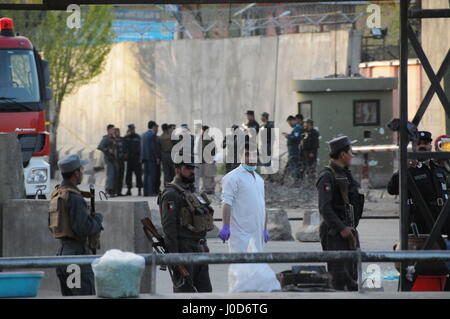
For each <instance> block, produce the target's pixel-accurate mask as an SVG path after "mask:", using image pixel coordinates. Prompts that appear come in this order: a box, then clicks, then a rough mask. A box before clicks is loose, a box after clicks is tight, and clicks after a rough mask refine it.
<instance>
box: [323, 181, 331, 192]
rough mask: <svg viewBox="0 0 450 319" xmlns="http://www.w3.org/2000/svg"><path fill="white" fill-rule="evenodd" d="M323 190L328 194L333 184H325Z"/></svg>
mask: <svg viewBox="0 0 450 319" xmlns="http://www.w3.org/2000/svg"><path fill="white" fill-rule="evenodd" d="M323 190H324V191H325V192H326V193H328V192H330V191H331V184H330V183H325V184H323Z"/></svg>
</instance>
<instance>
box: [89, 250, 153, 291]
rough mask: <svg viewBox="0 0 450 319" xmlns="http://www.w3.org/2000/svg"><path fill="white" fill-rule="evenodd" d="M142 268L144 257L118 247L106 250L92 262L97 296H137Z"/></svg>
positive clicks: (143, 266) (143, 267)
mask: <svg viewBox="0 0 450 319" xmlns="http://www.w3.org/2000/svg"><path fill="white" fill-rule="evenodd" d="M144 269H145V259H144V257H142V256H139V255H136V254H133V253H130V252H123V251H121V250H118V249H111V250H108V251H107V252H106V253H105V254H104V255H103V256H102V257H100V258H98V259H95V260H94V261H93V262H92V270H93V271H94V275H95V290H96V292H97V296H99V297H105V298H132V297H138V296H139V290H140V283H141V277H142V273H143V272H144Z"/></svg>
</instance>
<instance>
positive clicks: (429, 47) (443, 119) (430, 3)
mask: <svg viewBox="0 0 450 319" xmlns="http://www.w3.org/2000/svg"><path fill="white" fill-rule="evenodd" d="M422 7H423V8H424V9H448V8H449V7H450V3H449V1H448V0H422ZM448 30H450V19H448V18H447V19H422V34H421V41H422V46H423V49H424V51H425V54H426V55H427V57H428V59H429V61H430V63H431V66H432V67H433V70H434V72H435V73H437V71H438V70H439V67H440V66H441V64H442V61H443V60H444V57H445V55H446V54H447V52H448V50H449V49H450V32H448ZM447 74H450V71H449V70H447ZM422 79H423V80H422V83H423V90H422V92H423V95H425V93H426V92H427V90H428V88H429V87H430V81H429V80H428V77H427V76H426V74H425V72H424V73H423V76H422ZM447 83H449V84H450V82H447ZM441 85H442V86H443V82H441ZM444 89H445V91H446V94H447V97H448V98H449V99H450V85H448V86H447V87H445V88H444ZM448 121H449V118H448V117H447V116H446V114H445V111H444V108H443V107H442V104H441V102H440V100H439V98H438V97H437V95H436V94H435V95H434V97H433V99H432V101H431V103H430V105H429V107H428V109H427V111H426V112H425V114H424V117H423V119H422V122H421V126H420V127H422V128H426V129H428V130H429V131H431V133H432V134H433V136H434V137H437V136H439V135H442V134H446V133H448V132H447V125H448Z"/></svg>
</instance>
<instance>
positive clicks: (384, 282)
mask: <svg viewBox="0 0 450 319" xmlns="http://www.w3.org/2000/svg"><path fill="white" fill-rule="evenodd" d="M53 184H56V182H54V183H53ZM80 188H81V189H88V185H81V186H80ZM97 190H98V191H99V190H102V187H98V186H97ZM132 194H133V196H124V197H115V198H110V199H109V200H111V201H122V200H126V201H147V202H148V204H149V207H150V209H152V210H157V209H158V206H157V204H156V197H138V196H137V189H133V190H132ZM219 196H220V195H219V194H218V195H215V198H213V202H214V206H215V207H214V208H215V210H216V214H215V218H221V213H220V197H219ZM369 196H370V197H369V200H368V201H367V206H366V211H367V215H366V216H369V217H373V216H388V217H394V216H396V215H397V211H396V208H397V207H398V204H397V203H396V199H395V198H394V197H392V196H389V195H386V194H385V193H384V192H383V191H382V190H380V191H376V190H374V191H371V193H370V194H369ZM286 210H287V212H288V215H289V217H290V218H291V217H293V218H295V217H303V210H302V209H301V208H300V207H299V208H296V209H286ZM216 225H217V226H218V227H219V228H220V227H221V222H216ZM301 225H302V221H301V220H291V226H292V232H293V234H295V233H296V232H297V231H298V229H299V228H300V227H301ZM358 230H359V234H360V241H361V249H362V250H365V251H391V250H392V246H393V245H394V243H396V242H397V241H398V238H399V221H398V219H363V220H361V222H360V225H359V227H358ZM208 244H209V247H210V250H211V252H212V253H224V252H228V245H227V244H224V243H222V241H221V240H219V239H216V238H211V239H208ZM321 250H322V248H321V245H320V243H305V242H298V241H270V242H269V243H268V244H267V245H266V247H265V251H266V252H299V251H300V252H301V251H305V252H306V251H321ZM293 265H294V264H271V265H270V266H271V267H272V269H273V270H274V271H275V272H277V273H278V272H281V271H285V270H289V269H291V267H292V266H293ZM319 265H320V264H319ZM368 266H369V264H367V263H364V264H363V280H364V279H366V278H367V277H368V274H367V273H366V271H370V267H369V268H368ZM378 266H379V267H380V270H381V275H380V279H381V287H382V288H381V290H382V291H384V292H380V291H379V292H376V293H375V292H370V296H373V297H376V296H381V297H382V298H391V296H393V294H394V293H395V292H396V291H397V286H398V279H397V278H398V275H399V274H398V272H397V270H396V269H395V267H394V264H393V263H380V264H379V265H378ZM210 277H211V282H212V285H213V294H207V295H204V297H205V298H240V297H241V296H237V295H230V294H228V293H227V291H228V265H210ZM156 286H157V289H156V291H157V297H161V298H169V297H176V298H182V295H176V294H173V292H172V284H171V280H170V277H169V274H168V272H165V271H160V270H158V271H157V284H156ZM40 295H41V296H44V295H42V294H40ZM183 295H184V294H183ZM291 295H294V296H295V297H296V298H303V297H305V298H308V296H309V295H311V294H310V293H287V292H286V293H272V294H264V295H263V296H264V297H270V298H290V296H291ZM300 295H301V296H300ZM202 296H203V295H202ZM256 296H258V298H259V297H260V296H259V295H254V294H244V295H243V296H242V297H243V298H256ZM317 296H318V295H316V294H314V293H313V294H312V295H311V297H314V298H317ZM355 296H358V294H357V295H355V294H354V293H336V292H332V293H320V298H322V297H324V298H355ZM364 296H365V297H367V296H368V294H364ZM415 296H418V295H414V296H413V297H415ZM429 296H431V295H429ZM438 296H439V297H442V296H443V295H440V294H438ZM446 296H447V297H449V295H447V294H446ZM142 297H143V298H154V297H155V296H146V295H143V296H142ZM186 297H187V295H186ZM196 297H198V296H196Z"/></svg>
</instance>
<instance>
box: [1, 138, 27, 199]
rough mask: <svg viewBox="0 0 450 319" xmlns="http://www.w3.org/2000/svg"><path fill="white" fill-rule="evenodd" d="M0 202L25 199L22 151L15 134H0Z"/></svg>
mask: <svg viewBox="0 0 450 319" xmlns="http://www.w3.org/2000/svg"><path fill="white" fill-rule="evenodd" d="M0 150H1V151H0V180H1V181H2V182H1V183H0V202H1V201H3V200H7V199H12V198H25V185H24V179H23V164H22V151H21V148H20V144H19V140H18V139H17V134H15V133H0Z"/></svg>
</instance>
